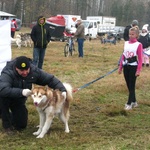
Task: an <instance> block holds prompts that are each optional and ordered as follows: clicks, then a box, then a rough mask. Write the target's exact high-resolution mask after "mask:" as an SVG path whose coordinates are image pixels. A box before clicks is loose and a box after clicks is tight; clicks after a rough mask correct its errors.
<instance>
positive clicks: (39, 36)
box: [31, 16, 51, 48]
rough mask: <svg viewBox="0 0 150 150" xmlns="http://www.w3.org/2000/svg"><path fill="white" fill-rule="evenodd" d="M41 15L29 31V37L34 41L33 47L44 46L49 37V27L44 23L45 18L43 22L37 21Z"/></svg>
mask: <svg viewBox="0 0 150 150" xmlns="http://www.w3.org/2000/svg"><path fill="white" fill-rule="evenodd" d="M42 17H43V16H40V17H39V18H38V21H37V24H36V25H35V26H34V27H33V29H32V31H31V39H32V41H33V43H34V47H35V48H46V47H47V44H48V43H49V41H50V39H51V34H50V29H49V27H48V26H46V25H45V23H46V22H45V21H46V20H45V21H44V23H43V24H40V22H39V21H40V19H41V18H42ZM43 18H44V17H43ZM44 19H45V18H44Z"/></svg>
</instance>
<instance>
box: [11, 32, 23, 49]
mask: <svg viewBox="0 0 150 150" xmlns="http://www.w3.org/2000/svg"><path fill="white" fill-rule="evenodd" d="M11 44H16V45H17V47H18V48H19V49H20V48H21V36H20V35H19V34H17V35H16V37H15V38H11Z"/></svg>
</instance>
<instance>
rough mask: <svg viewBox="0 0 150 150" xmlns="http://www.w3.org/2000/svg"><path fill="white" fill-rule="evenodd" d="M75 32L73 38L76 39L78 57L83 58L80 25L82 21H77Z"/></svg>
mask: <svg viewBox="0 0 150 150" xmlns="http://www.w3.org/2000/svg"><path fill="white" fill-rule="evenodd" d="M76 25H77V30H76V32H75V37H76V38H77V42H78V52H79V57H83V56H84V54H83V44H84V40H85V38H84V25H83V24H82V20H77V24H76Z"/></svg>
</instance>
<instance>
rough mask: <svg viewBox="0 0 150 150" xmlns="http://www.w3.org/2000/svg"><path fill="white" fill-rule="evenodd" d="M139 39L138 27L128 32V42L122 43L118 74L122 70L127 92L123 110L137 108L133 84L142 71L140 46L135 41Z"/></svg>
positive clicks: (141, 49) (141, 50)
mask: <svg viewBox="0 0 150 150" xmlns="http://www.w3.org/2000/svg"><path fill="white" fill-rule="evenodd" d="M138 37H139V28H138V26H135V27H132V28H130V30H129V41H126V42H125V43H124V51H123V55H122V57H121V61H120V64H119V69H118V73H119V74H121V72H122V68H123V73H124V78H125V81H126V85H127V88H128V91H129V96H128V101H127V103H126V104H125V110H131V109H132V108H134V107H137V106H138V103H137V101H136V96H135V84H136V79H137V76H139V75H140V71H141V69H142V56H143V54H142V52H143V48H142V44H141V43H140V42H138V41H137V39H138Z"/></svg>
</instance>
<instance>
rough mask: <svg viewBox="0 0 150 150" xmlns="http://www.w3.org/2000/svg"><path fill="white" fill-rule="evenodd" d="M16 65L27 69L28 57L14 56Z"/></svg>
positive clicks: (28, 66) (28, 65)
mask: <svg viewBox="0 0 150 150" xmlns="http://www.w3.org/2000/svg"><path fill="white" fill-rule="evenodd" d="M16 59H17V60H16V67H17V68H18V69H20V70H27V69H29V68H30V58H27V57H26V56H20V57H17V58H16Z"/></svg>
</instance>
